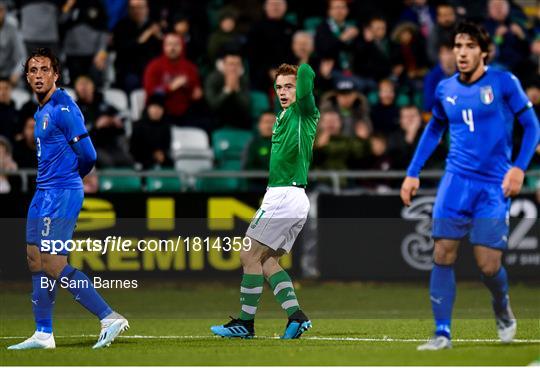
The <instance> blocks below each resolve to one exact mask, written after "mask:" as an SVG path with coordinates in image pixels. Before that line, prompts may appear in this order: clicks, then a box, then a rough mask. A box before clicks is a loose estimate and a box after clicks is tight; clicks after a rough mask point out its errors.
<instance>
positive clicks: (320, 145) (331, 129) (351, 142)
mask: <svg viewBox="0 0 540 368" xmlns="http://www.w3.org/2000/svg"><path fill="white" fill-rule="evenodd" d="M342 127H343V124H342V121H341V117H340V115H339V114H338V113H337V112H336V111H332V110H328V111H323V113H322V114H321V118H320V120H319V126H318V132H317V137H316V139H315V144H314V148H313V167H314V168H316V169H321V170H347V169H348V168H350V167H353V166H357V165H358V162H360V161H362V160H364V159H365V157H366V156H367V154H368V150H369V149H368V145H367V144H365V141H361V140H357V139H354V138H352V137H348V136H345V135H343V133H342Z"/></svg>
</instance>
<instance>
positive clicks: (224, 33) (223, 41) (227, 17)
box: [208, 11, 246, 65]
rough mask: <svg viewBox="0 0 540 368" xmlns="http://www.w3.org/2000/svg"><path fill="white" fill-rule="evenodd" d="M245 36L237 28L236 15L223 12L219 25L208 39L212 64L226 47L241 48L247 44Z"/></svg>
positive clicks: (209, 56)
mask: <svg viewBox="0 0 540 368" xmlns="http://www.w3.org/2000/svg"><path fill="white" fill-rule="evenodd" d="M245 42H246V40H245V38H244V37H243V36H242V35H241V34H240V33H239V32H238V31H237V30H236V15H235V14H234V13H233V12H231V11H229V12H222V13H221V14H220V18H219V26H218V29H217V30H216V31H214V32H213V33H212V34H211V35H210V37H209V39H208V61H209V62H210V65H214V62H215V61H216V59H217V58H218V56H219V55H222V54H223V51H224V50H225V49H241V48H242V46H243V45H244V44H245Z"/></svg>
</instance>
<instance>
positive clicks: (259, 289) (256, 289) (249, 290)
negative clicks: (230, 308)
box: [240, 286, 263, 294]
mask: <svg viewBox="0 0 540 368" xmlns="http://www.w3.org/2000/svg"><path fill="white" fill-rule="evenodd" d="M240 292H241V293H244V294H262V292H263V287H262V286H258V287H254V288H245V287H243V286H240Z"/></svg>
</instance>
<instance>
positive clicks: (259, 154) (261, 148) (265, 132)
mask: <svg viewBox="0 0 540 368" xmlns="http://www.w3.org/2000/svg"><path fill="white" fill-rule="evenodd" d="M275 121H276V115H275V114H274V113H273V112H272V111H267V112H264V113H262V114H261V116H260V117H259V121H258V123H257V131H258V133H259V134H258V135H256V136H254V137H253V139H252V140H251V141H250V142H249V143H248V145H247V146H246V150H245V151H244V157H243V163H242V167H243V169H244V170H265V171H268V169H269V167H270V152H271V150H272V128H273V126H274V123H275ZM267 183H268V180H267V179H266V178H261V179H250V180H249V186H250V189H252V190H264V189H265V188H266V185H267Z"/></svg>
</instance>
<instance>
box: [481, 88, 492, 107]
mask: <svg viewBox="0 0 540 368" xmlns="http://www.w3.org/2000/svg"><path fill="white" fill-rule="evenodd" d="M494 99H495V96H494V95H493V88H491V86H486V87H481V88H480V100H481V101H482V103H483V104H484V105H489V104H491V103H492V102H493V100H494Z"/></svg>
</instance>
